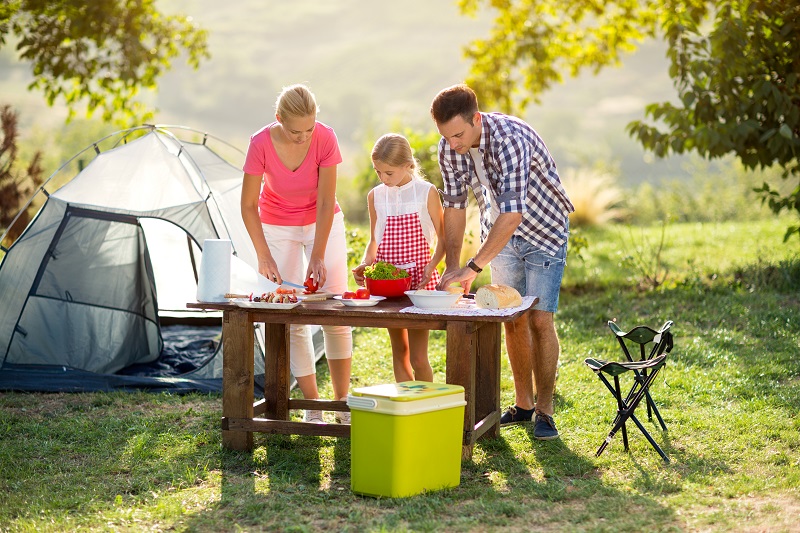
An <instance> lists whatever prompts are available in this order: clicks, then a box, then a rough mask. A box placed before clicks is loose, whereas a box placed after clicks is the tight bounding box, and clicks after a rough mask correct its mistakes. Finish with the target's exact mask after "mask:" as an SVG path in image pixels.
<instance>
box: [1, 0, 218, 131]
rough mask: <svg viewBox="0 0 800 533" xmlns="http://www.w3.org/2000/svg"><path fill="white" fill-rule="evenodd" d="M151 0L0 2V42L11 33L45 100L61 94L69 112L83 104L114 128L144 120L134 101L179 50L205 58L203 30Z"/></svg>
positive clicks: (192, 59)
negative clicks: (114, 125)
mask: <svg viewBox="0 0 800 533" xmlns="http://www.w3.org/2000/svg"><path fill="white" fill-rule="evenodd" d="M154 4H155V2H154V0H102V1H86V0H59V1H58V2H53V1H51V0H3V2H2V3H1V4H0V47H4V46H7V43H10V42H11V39H9V36H14V37H15V38H16V39H15V42H16V50H17V52H18V55H19V58H20V59H22V60H25V61H30V62H31V64H32V71H33V77H34V80H33V82H32V83H31V85H30V86H29V89H35V90H41V91H42V92H43V93H44V95H45V98H46V99H47V102H48V104H50V105H53V104H54V103H55V102H56V101H57V100H59V99H62V100H63V101H64V102H65V103H66V105H67V107H68V109H69V112H70V118H71V117H73V116H74V115H75V112H76V109H77V108H78V107H79V106H80V105H84V104H85V105H86V109H87V112H88V114H89V115H91V114H92V113H93V112H94V111H96V110H99V111H101V112H102V115H103V119H104V120H106V121H116V122H118V123H119V124H121V125H129V124H131V123H133V122H143V121H147V120H149V119H151V118H152V116H153V112H152V110H151V109H149V108H148V106H147V105H146V104H145V103H143V102H141V101H139V100H137V95H138V94H139V91H140V90H141V89H152V88H155V87H156V82H157V79H158V77H159V76H160V75H161V74H162V73H163V72H164V71H165V70H167V69H169V67H170V65H171V62H172V60H173V59H174V58H175V57H177V56H178V55H179V54H180V53H181V52H182V51H184V52H186V53H187V54H188V58H187V61H188V63H189V64H190V65H191V66H193V67H194V68H197V66H198V65H199V63H200V61H201V60H202V59H204V58H208V57H209V53H208V49H207V45H206V38H207V32H206V31H205V30H203V29H200V28H199V27H198V26H197V25H196V24H195V23H194V22H193V21H192V19H191V17H187V16H185V15H173V16H166V15H164V14H162V13H160V12H159V11H158V10H156V8H155V5H154Z"/></svg>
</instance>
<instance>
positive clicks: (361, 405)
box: [347, 394, 378, 409]
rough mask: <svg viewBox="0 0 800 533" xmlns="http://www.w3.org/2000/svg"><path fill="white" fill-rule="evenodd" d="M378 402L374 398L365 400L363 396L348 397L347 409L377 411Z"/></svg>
mask: <svg viewBox="0 0 800 533" xmlns="http://www.w3.org/2000/svg"><path fill="white" fill-rule="evenodd" d="M377 406H378V401H377V400H375V399H374V398H364V397H362V396H352V395H350V394H348V395H347V407H350V408H353V407H355V408H356V409H375V408H376V407H377Z"/></svg>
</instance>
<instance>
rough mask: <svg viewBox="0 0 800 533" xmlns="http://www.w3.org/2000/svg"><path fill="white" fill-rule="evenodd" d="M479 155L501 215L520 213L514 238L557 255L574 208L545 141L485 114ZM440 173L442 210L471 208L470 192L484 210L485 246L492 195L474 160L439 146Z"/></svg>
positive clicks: (518, 124)
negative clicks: (468, 195) (470, 190)
mask: <svg viewBox="0 0 800 533" xmlns="http://www.w3.org/2000/svg"><path fill="white" fill-rule="evenodd" d="M481 117H482V119H483V120H482V124H483V126H482V128H483V129H482V132H481V140H480V145H479V146H478V151H479V152H480V154H481V155H482V156H483V168H484V169H485V171H486V178H487V180H488V182H489V185H490V187H491V189H492V191H491V192H492V195H493V196H494V198H495V200H496V201H497V204H498V207H499V208H500V213H522V222H521V223H520V225H519V227H518V228H517V229H516V231H515V232H514V235H519V236H521V237H522V238H524V239H525V240H527V241H529V242H531V243H533V244H535V245H537V246H539V247H540V248H541V249H542V250H544V251H546V252H547V253H549V254H550V255H555V254H556V252H558V250H559V248H561V246H562V245H563V244H564V241H565V240H566V239H567V227H568V224H567V222H568V215H569V213H571V212H573V211H574V210H575V208H574V207H573V205H572V202H570V200H569V198H568V197H567V192H566V191H565V190H564V187H563V186H562V185H561V180H560V179H559V177H558V172H557V171H556V163H555V161H553V158H552V156H551V155H550V152H549V151H548V150H547V147H546V146H545V144H544V141H542V139H541V137H539V135H538V134H537V133H536V131H534V129H533V128H532V127H530V126H529V125H528V124H526V123H525V122H523V121H522V120H520V119H518V118H515V117H511V116H508V115H503V114H501V113H481ZM439 168H440V169H441V171H442V179H443V181H444V191H443V193H444V194H443V201H442V203H443V205H444V207H453V208H456V209H465V208H466V207H467V186H469V187H471V188H472V192H473V194H474V195H475V199H476V200H477V202H478V207H479V208H480V210H481V241H484V240H485V239H486V235H487V234H488V233H489V229H491V225H492V223H491V220H490V212H491V209H490V208H489V205H490V204H489V200H490V196H489V192H488V191H487V190H486V189H485V188H484V187H483V186H482V185H481V183H480V181H478V174H477V172H476V171H475V164H474V162H473V161H472V156H471V155H470V154H469V153H467V154H464V155H461V154H459V153H458V152H456V151H455V150H453V149H452V148H450V145H449V143H448V142H447V140H445V139H444V138H442V139H441V140H440V141H439Z"/></svg>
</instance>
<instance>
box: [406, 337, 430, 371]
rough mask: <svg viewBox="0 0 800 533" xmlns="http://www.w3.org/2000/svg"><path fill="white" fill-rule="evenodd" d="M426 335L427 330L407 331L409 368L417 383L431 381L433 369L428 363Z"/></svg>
mask: <svg viewBox="0 0 800 533" xmlns="http://www.w3.org/2000/svg"><path fill="white" fill-rule="evenodd" d="M428 333H429V331H428V330H427V329H409V330H408V347H409V354H410V359H411V368H413V369H414V379H416V380H417V381H433V369H432V368H431V364H430V362H429V361H428Z"/></svg>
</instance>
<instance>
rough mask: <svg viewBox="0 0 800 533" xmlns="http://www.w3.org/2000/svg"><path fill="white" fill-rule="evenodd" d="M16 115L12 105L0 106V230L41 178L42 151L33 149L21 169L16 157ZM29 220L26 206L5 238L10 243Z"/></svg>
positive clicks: (12, 219)
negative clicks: (33, 152)
mask: <svg viewBox="0 0 800 533" xmlns="http://www.w3.org/2000/svg"><path fill="white" fill-rule="evenodd" d="M17 124H18V117H17V114H16V113H15V112H14V111H13V110H12V109H11V106H8V105H5V106H3V107H0V132H1V133H2V137H1V138H0V234H2V233H3V232H4V229H5V228H9V225H10V224H11V223H12V222H13V221H14V218H15V217H16V216H17V213H18V212H19V210H20V209H21V208H22V206H23V205H24V204H25V202H26V201H27V200H28V198H30V196H31V195H32V194H33V191H34V190H35V189H36V188H37V187H39V186H40V185H41V184H42V182H43V181H44V176H43V170H42V166H41V158H42V154H41V152H36V153H35V154H34V155H33V158H32V159H31V161H30V162H29V163H28V165H27V166H26V167H25V168H24V170H21V169H20V168H19V166H20V161H19V160H18V158H17V138H18V136H19V130H18V129H17ZM30 221H31V215H30V212H29V210H26V211H24V212H22V213H20V214H19V218H17V219H16V222H14V225H13V226H12V227H10V228H9V229H8V232H7V234H6V238H5V240H4V242H0V244H2V245H4V246H10V245H11V243H12V242H14V240H16V238H17V237H19V235H20V234H21V233H22V230H23V229H25V227H26V226H27V225H28V223H29V222H30Z"/></svg>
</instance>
